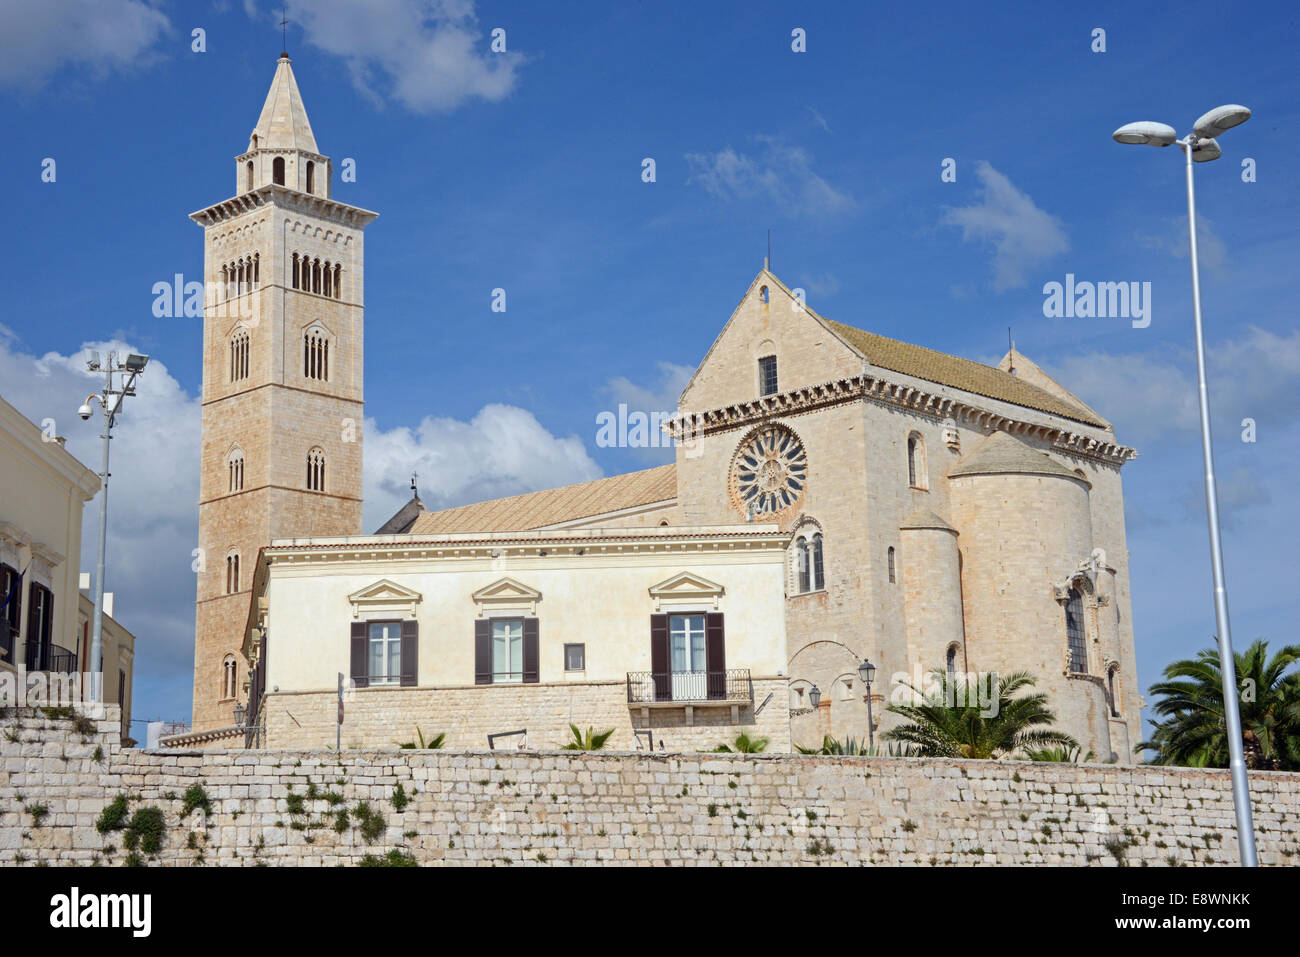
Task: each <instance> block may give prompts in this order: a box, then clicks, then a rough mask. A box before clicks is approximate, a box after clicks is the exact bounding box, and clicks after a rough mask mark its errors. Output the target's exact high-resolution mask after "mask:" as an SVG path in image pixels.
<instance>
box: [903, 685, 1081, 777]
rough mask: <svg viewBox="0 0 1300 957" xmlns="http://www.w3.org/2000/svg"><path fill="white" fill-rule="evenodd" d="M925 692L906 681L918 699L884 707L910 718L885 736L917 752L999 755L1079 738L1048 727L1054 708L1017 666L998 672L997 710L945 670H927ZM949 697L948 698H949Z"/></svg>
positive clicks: (1074, 744)
mask: <svg viewBox="0 0 1300 957" xmlns="http://www.w3.org/2000/svg"><path fill="white" fill-rule="evenodd" d="M931 679H932V680H933V682H934V685H933V686H931V687H930V689H929V691H928V693H926V692H923V691H921V690H920V689H918V688H915V687H912V686H911V685H908V687H909V688H911V689H912V690H913V691H915V692H916V693H917V694H918V695H920V696H921V698H922V701H921V702H920V703H919V704H910V705H904V704H891V705H890V706H889V707H888V708H887V709H886V710H887V711H889V712H890V713H891V714H896V715H899V716H901V717H903V718H906V719H907V721H908V722H909V723H907V724H902V725H899V726H898V727H896V728H893V729H891V730H889V731H886V732H885V734H884V735H883V737H884V738H885V740H887V741H900V742H904V743H906V744H910V745H912V746H913V748H914V749H915V753H916V754H919V755H921V756H923V757H929V758H1001V757H1006V756H1008V755H1011V754H1014V753H1016V752H1021V753H1023V752H1025V751H1029V750H1031V749H1035V748H1049V747H1053V746H1056V747H1067V748H1077V747H1078V746H1079V743H1078V742H1077V741H1075V740H1074V738H1072V737H1070V736H1069V735H1068V734H1066V733H1065V732H1063V731H1057V730H1055V729H1054V728H1052V727H1051V725H1052V724H1053V723H1054V722H1055V721H1056V714H1055V713H1054V712H1052V711H1051V710H1050V709H1049V708H1048V707H1047V695H1046V693H1044V692H1041V691H1036V692H1031V693H1030V694H1025V695H1022V696H1020V697H1016V694H1017V692H1019V691H1021V690H1023V689H1025V688H1032V687H1033V685H1034V683H1035V678H1034V677H1033V675H1031V674H1029V672H1027V671H1017V672H1016V673H1015V674H1012V675H1000V676H998V687H997V711H996V712H992V713H990V711H991V709H990V708H988V707H987V705H988V704H991V702H987V703H981V702H980V701H979V700H978V696H977V694H976V687H975V683H974V682H970V683H969V684H968V683H967V679H966V678H965V676H963V675H949V674H948V673H947V672H946V671H935V672H932V673H931ZM950 702H951V704H950Z"/></svg>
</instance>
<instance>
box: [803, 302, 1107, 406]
mask: <svg viewBox="0 0 1300 957" xmlns="http://www.w3.org/2000/svg"><path fill="white" fill-rule="evenodd" d="M824 321H825V322H826V324H827V325H828V326H830V328H831V330H832V331H833V332H835V333H836V334H837V335H838V336H840V337H841V338H842V339H844V341H845V342H847V343H848V344H849V345H850V346H852V347H853V348H854V349H857V350H858V351H859V352H861V353H862V354H863V355H864V356H865V357H866V359H867V361H868V362H870V363H871V364H872V365H874V366H878V367H880V368H881V369H889V370H890V371H891V372H901V373H903V374H904V375H910V376H915V377H916V378H918V379H924V380H926V381H927V382H937V383H939V384H940V385H949V386H952V387H953V388H956V389H962V390H963V391H965V392H973V393H975V394H976V395H982V396H987V397H988V398H990V399H1001V400H1002V401H1003V402H1010V403H1011V404H1013V405H1020V406H1024V407H1025V408H1029V409H1037V410H1038V411H1040V412H1050V413H1052V414H1053V415H1060V416H1064V417H1065V418H1067V419H1073V420H1074V421H1076V422H1084V423H1086V424H1088V425H1095V426H1098V427H1100V428H1105V427H1106V423H1105V422H1103V421H1101V420H1100V419H1098V418H1097V416H1096V415H1094V414H1093V413H1092V412H1091V411H1090V410H1088V409H1085V408H1082V407H1080V406H1077V405H1075V404H1074V403H1072V402H1067V401H1066V400H1064V399H1059V398H1057V397H1056V396H1054V395H1052V394H1051V393H1050V392H1046V391H1044V390H1043V389H1040V388H1038V386H1035V385H1030V384H1029V383H1028V382H1025V381H1024V380H1023V379H1019V378H1017V377H1016V376H1015V375H1013V374H1012V373H1010V372H1006V371H1004V370H1002V369H997V368H994V367H993V366H986V365H984V364H983V363H981V362H973V361H972V360H970V359H963V358H961V357H960V356H950V355H948V354H947V353H946V352H939V351H937V350H935V349H927V348H925V347H924V346H914V345H912V344H911V343H910V342H900V341H899V340H897V339H889V338H887V337H885V336H881V335H877V334H876V333H874V332H867V331H865V330H863V329H855V328H853V327H852V326H846V325H844V324H843V323H842V322H835V321H834V320H832V319H825V320H824Z"/></svg>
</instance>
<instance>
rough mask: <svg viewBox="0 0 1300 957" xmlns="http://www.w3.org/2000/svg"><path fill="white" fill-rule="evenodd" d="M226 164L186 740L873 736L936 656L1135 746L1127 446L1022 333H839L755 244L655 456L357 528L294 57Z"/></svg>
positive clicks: (359, 289)
mask: <svg viewBox="0 0 1300 957" xmlns="http://www.w3.org/2000/svg"><path fill="white" fill-rule="evenodd" d="M235 165H236V170H235V172H236V194H235V196H234V197H232V198H230V199H227V200H224V201H222V202H220V203H218V204H216V205H214V206H210V207H208V208H206V209H204V210H201V211H200V212H197V213H194V214H193V215H192V218H193V219H194V220H195V221H196V222H198V223H199V224H200V225H201V226H203V227H204V231H205V272H206V279H207V282H208V283H209V284H210V285H209V289H213V288H215V289H218V290H220V291H221V295H220V296H218V297H217V299H218V301H213V297H212V296H211V294H209V301H208V303H207V313H206V318H205V328H204V366H203V368H204V378H203V442H202V457H203V458H202V463H201V474H202V482H201V492H200V504H199V515H200V538H201V541H200V546H201V548H202V555H203V556H204V566H203V570H202V571H201V573H200V576H199V584H198V604H197V624H196V637H195V676H194V728H193V731H192V733H191V734H190V735H188V736H186V740H185V743H187V744H189V745H198V746H203V745H207V746H216V747H231V746H242V745H243V744H244V743H245V741H247V742H249V743H255V744H261V745H262V746H270V747H276V746H294V747H299V746H302V747H307V746H311V747H323V746H333V744H334V742H335V738H336V735H337V736H338V737H339V740H340V741H341V742H342V743H344V745H345V746H349V745H348V742H351V745H355V746H374V745H387V744H391V743H392V742H393V741H394V740H396V739H397V738H398V737H401V736H402V735H406V736H408V737H410V736H412V734H413V731H412V729H421V728H423V729H425V730H429V729H430V728H432V730H434V731H445V732H448V736H449V743H451V744H453V745H455V746H464V747H483V746H484V745H483V740H482V738H481V734H492V733H493V732H494V731H496V732H504V731H507V730H514V729H513V728H506V727H504V725H505V724H509V723H512V722H513V723H516V724H519V725H520V726H521V730H522V728H523V727H525V726H526V727H528V728H529V729H531V730H530V731H529V741H530V746H535V747H548V746H553V745H554V744H555V743H556V742H557V741H558V738H557V737H556V735H557V734H559V733H561V732H562V731H563V729H564V728H565V727H567V724H568V723H569V722H570V721H572V722H573V723H578V724H581V725H583V726H584V727H585V726H586V725H588V724H598V725H604V726H611V727H616V729H617V735H616V737H615V739H614V743H615V745H616V746H626V747H632V746H643V742H644V744H646V745H649V746H651V747H653V746H655V745H654V744H653V743H651V742H652V740H653V739H654V738H656V737H657V739H658V741H659V745H658V746H659V747H661V748H662V747H664V742H667V744H668V745H669V746H671V747H679V748H697V747H708V746H710V745H711V744H714V743H718V742H720V741H722V740H724V739H725V738H726V737H728V736H734V735H735V734H736V733H739V732H741V731H746V732H750V733H759V734H762V735H764V736H767V737H769V739H770V740H771V741H772V743H773V749H781V750H788V749H790V748H791V747H793V746H794V745H799V744H813V743H818V742H820V741H821V738H822V736H823V735H827V734H829V735H833V736H835V737H837V738H840V739H844V738H848V737H852V738H855V739H858V740H862V739H866V738H868V737H869V736H873V735H874V736H876V737H877V739H878V737H879V734H880V733H881V732H882V731H884V730H887V729H888V727H889V726H890V722H891V720H892V716H891V715H889V714H888V713H887V712H886V707H887V706H888V705H889V704H890V703H892V702H894V701H898V700H900V699H899V694H900V690H905V689H906V687H907V686H908V685H909V684H911V685H920V684H921V683H923V682H924V680H925V677H926V675H928V674H930V673H932V672H935V671H947V672H948V673H950V674H959V673H960V674H962V675H972V674H987V673H998V674H1008V673H1011V672H1015V671H1028V672H1030V673H1032V674H1033V675H1034V676H1035V677H1036V679H1037V687H1038V690H1041V691H1045V692H1047V694H1048V695H1049V699H1050V707H1051V708H1052V709H1053V710H1054V711H1055V712H1056V715H1057V724H1056V726H1057V727H1058V728H1060V729H1061V730H1064V731H1066V732H1068V733H1070V734H1071V735H1073V736H1074V737H1075V738H1076V739H1077V740H1078V741H1079V742H1080V744H1081V746H1082V750H1083V751H1084V752H1085V753H1087V752H1091V753H1092V755H1093V756H1094V757H1095V758H1096V759H1097V760H1113V761H1119V762H1121V763H1129V762H1131V761H1133V760H1134V754H1133V751H1132V748H1133V745H1134V744H1135V743H1136V740H1137V738H1136V737H1135V736H1136V735H1139V733H1140V726H1139V720H1140V719H1139V713H1140V709H1141V706H1142V699H1141V696H1140V695H1139V694H1138V691H1137V685H1136V681H1135V677H1136V664H1135V655H1134V633H1133V622H1132V612H1131V596H1130V584H1129V569H1128V551H1127V545H1126V541H1125V528H1124V506H1123V491H1122V482H1121V475H1120V472H1121V469H1122V467H1123V466H1124V464H1125V463H1126V462H1128V461H1129V460H1131V459H1133V458H1135V457H1136V455H1137V452H1136V451H1135V450H1134V449H1132V448H1130V447H1128V446H1125V445H1123V444H1121V443H1119V441H1118V440H1117V439H1116V436H1115V433H1114V429H1113V427H1112V426H1111V424H1110V423H1109V422H1108V421H1107V420H1106V419H1105V418H1103V417H1102V416H1101V415H1100V414H1099V413H1098V412H1097V411H1096V410H1094V409H1092V408H1091V407H1089V406H1088V405H1087V404H1086V403H1085V402H1084V401H1083V400H1081V399H1080V398H1079V397H1077V396H1075V395H1074V394H1072V393H1071V392H1070V391H1069V390H1068V389H1067V388H1065V387H1064V386H1063V385H1061V384H1060V383H1057V382H1056V381H1054V380H1053V379H1052V378H1050V377H1049V376H1048V375H1047V374H1046V373H1045V372H1044V371H1043V370H1042V369H1040V368H1039V367H1038V366H1036V365H1035V364H1034V363H1033V362H1032V361H1030V360H1029V359H1028V358H1026V357H1025V356H1023V355H1021V354H1019V353H1018V352H1016V351H1015V349H1014V346H1013V347H1012V349H1011V350H1010V351H1009V352H1008V354H1007V355H1006V356H1005V357H1004V358H1003V359H1002V361H1001V362H1000V363H999V364H998V365H997V366H989V365H984V364H981V363H977V362H973V361H970V360H967V359H963V358H960V357H957V356H952V355H948V354H945V353H942V352H937V351H934V350H931V349H926V348H922V347H919V346H914V345H910V344H907V343H904V342H900V341H897V340H894V339H889V338H885V337H883V336H880V335H877V334H875V333H872V332H869V331H866V330H863V329H860V328H857V327H855V326H850V325H845V324H842V323H840V322H837V321H834V320H831V319H829V318H826V317H823V316H821V315H819V314H818V313H817V312H816V311H814V310H813V309H812V308H810V307H809V306H807V305H806V304H805V303H804V301H803V299H802V298H801V297H800V296H798V295H796V294H795V293H794V292H792V290H791V289H789V288H788V287H787V286H786V285H785V284H784V283H782V282H781V280H780V279H778V278H777V277H776V276H775V275H774V274H773V273H772V272H771V271H770V270H769V269H768V268H767V265H766V264H764V267H763V268H762V269H761V270H760V271H759V272H758V274H757V275H756V276H755V277H754V278H753V280H752V282H750V284H749V286H748V288H747V289H746V290H745V291H744V294H743V296H742V297H741V299H740V302H739V304H738V305H737V306H736V308H735V310H734V312H733V313H732V314H731V316H730V317H729V318H728V319H727V320H726V322H725V323H722V325H721V329H720V331H719V333H718V335H717V338H716V339H715V341H714V342H713V344H712V346H711V347H710V348H709V350H708V351H707V353H706V354H705V355H704V356H703V358H702V359H701V361H700V363H699V365H698V367H697V368H696V370H695V373H694V375H693V376H692V378H691V379H690V381H689V383H688V384H687V386H686V388H685V390H684V391H683V392H682V395H681V397H680V399H679V403H678V408H677V410H676V411H675V413H674V415H673V417H672V418H671V420H670V421H668V422H667V423H666V425H665V429H666V430H667V432H668V433H669V434H670V435H671V436H672V438H673V439H674V440H675V456H676V459H675V462H673V463H672V464H668V465H663V466H659V467H657V468H652V469H647V470H643V471H640V472H634V473H629V474H626V475H616V476H613V477H609V478H604V479H599V480H596V481H592V482H585V483H582V484H579V485H573V486H567V487H564V488H559V489H549V490H542V491H536V492H530V493H527V494H523V495H516V496H511V497H509V498H504V499H497V500H493V501H486V502H479V503H474V504H468V505H463V506H459V507H456V508H449V509H444V510H440V511H429V510H428V509H426V508H425V506H424V504H423V503H422V502H421V501H420V499H419V497H418V493H417V494H414V495H413V496H412V499H411V501H410V502H408V503H407V504H406V505H405V506H404V507H403V508H402V509H401V510H400V511H399V512H398V513H397V514H396V515H394V516H393V517H392V518H391V519H390V520H389V521H388V522H387V523H385V524H384V526H382V527H381V528H380V529H378V530H376V531H375V532H374V533H373V534H366V533H365V531H364V530H363V529H362V528H361V487H362V485H361V475H362V472H361V466H362V448H361V420H362V402H363V389H362V341H363V312H364V306H363V303H364V296H363V285H362V278H363V255H362V250H363V245H362V241H363V231H364V229H365V227H366V225H367V224H369V223H370V222H371V221H372V220H373V219H374V218H375V215H376V214H374V213H371V212H368V211H366V210H363V209H359V208H357V207H354V206H349V205H347V204H345V203H340V202H338V201H336V200H334V199H332V198H331V195H330V194H331V176H332V168H331V164H330V161H329V158H328V157H326V156H324V155H322V154H320V153H319V152H318V150H317V145H316V141H315V138H314V136H313V133H312V130H311V126H310V124H309V122H308V120H307V114H306V111H305V109H304V107H303V103H302V99H301V96H300V94H299V91H298V87H297V84H296V82H295V80H294V76H293V71H292V68H291V65H290V61H289V59H288V57H287V56H282V57H281V59H280V60H279V62H278V63H277V65H276V72H275V77H274V80H273V82H272V86H271V90H270V92H269V94H268V96H267V98H266V102H265V106H264V107H263V109H262V113H261V116H260V117H259V119H258V121H257V125H256V127H255V128H254V130H253V133H252V136H251V138H250V141H249V144H248V149H247V150H246V151H245V152H244V153H242V154H240V155H239V156H238V157H236V164H235ZM724 621H725V624H724ZM866 661H869V662H870V663H871V664H872V665H873V666H874V672H867V670H866V669H862V668H860V666H861V665H862V664H863V663H864V662H866ZM868 673H869V674H872V675H873V677H871V678H870V679H869V680H870V681H871V684H870V685H869V686H868V685H867V684H865V683H864V681H863V675H864V674H868ZM336 674H337V676H338V681H339V687H340V688H341V687H342V686H343V683H344V682H345V681H346V682H347V683H348V685H349V691H350V699H349V702H350V703H349V704H348V709H349V712H348V713H349V719H348V720H349V721H353V722H355V723H353V724H343V725H340V724H339V721H340V720H341V719H340V718H339V717H338V716H340V715H341V714H342V711H341V710H339V707H338V705H337V699H338V695H339V691H338V689H337V688H336V687H335V675H336ZM236 709H238V710H236ZM440 721H443V722H445V723H444V724H441V725H438V724H437V722H440ZM430 722H433V724H432V725H431V724H430ZM254 726H255V727H256V729H257V731H256V734H254V733H253V732H252V730H250V729H251V728H252V727H254ZM342 729H347V730H346V732H345V731H344V730H342ZM466 729H472V733H471V731H469V730H466ZM236 742H238V744H236ZM177 743H179V742H177ZM488 743H489V744H491V740H489V742H488Z"/></svg>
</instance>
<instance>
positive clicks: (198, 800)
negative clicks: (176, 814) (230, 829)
mask: <svg viewBox="0 0 1300 957" xmlns="http://www.w3.org/2000/svg"><path fill="white" fill-rule="evenodd" d="M199 807H201V808H203V813H204V815H205V816H206V815H209V814H211V813H212V799H211V798H209V797H208V792H207V791H205V790H203V785H202V784H191V785H190V786H189V787H188V788H186V790H185V797H183V798H182V799H181V817H189V816H190V815H191V814H193V813H194V809H195V808H199Z"/></svg>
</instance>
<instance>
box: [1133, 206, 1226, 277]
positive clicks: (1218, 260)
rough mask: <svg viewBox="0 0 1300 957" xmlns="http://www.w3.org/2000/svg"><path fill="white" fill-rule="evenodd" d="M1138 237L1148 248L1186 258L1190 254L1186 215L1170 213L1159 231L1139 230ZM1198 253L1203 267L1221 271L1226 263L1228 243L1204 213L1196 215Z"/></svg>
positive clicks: (1216, 271)
mask: <svg viewBox="0 0 1300 957" xmlns="http://www.w3.org/2000/svg"><path fill="white" fill-rule="evenodd" d="M1137 240H1138V243H1139V244H1140V245H1142V246H1143V247H1145V248H1147V249H1158V250H1160V251H1161V252H1164V253H1167V254H1168V255H1170V256H1173V257H1175V258H1177V259H1181V260H1183V261H1187V259H1188V257H1189V256H1190V255H1191V250H1190V245H1189V243H1188V229H1187V217H1186V216H1174V217H1170V218H1168V219H1166V220H1165V227H1164V229H1163V230H1161V231H1160V232H1159V233H1154V234H1153V233H1139V234H1138V237H1137ZM1196 253H1197V261H1198V263H1199V264H1200V267H1201V268H1202V269H1205V270H1208V271H1210V272H1214V273H1222V272H1223V271H1224V270H1225V268H1226V267H1227V264H1228V247H1227V246H1226V245H1225V244H1224V242H1223V240H1222V239H1220V238H1219V237H1218V236H1217V235H1216V234H1215V232H1214V227H1213V226H1211V225H1210V221H1209V220H1208V219H1206V218H1205V216H1204V214H1201V215H1198V216H1197V217H1196Z"/></svg>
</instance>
